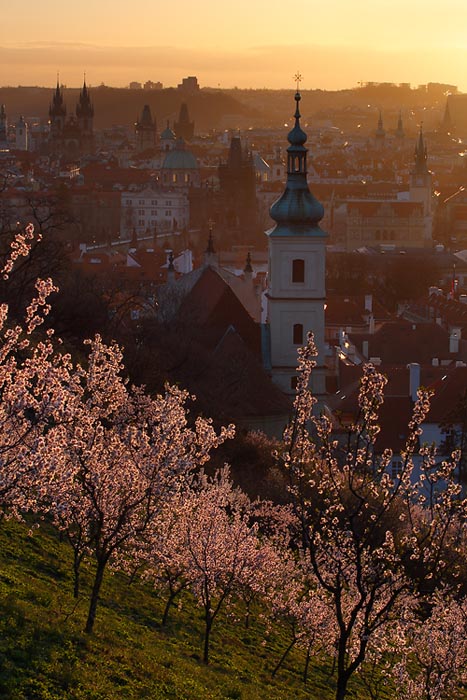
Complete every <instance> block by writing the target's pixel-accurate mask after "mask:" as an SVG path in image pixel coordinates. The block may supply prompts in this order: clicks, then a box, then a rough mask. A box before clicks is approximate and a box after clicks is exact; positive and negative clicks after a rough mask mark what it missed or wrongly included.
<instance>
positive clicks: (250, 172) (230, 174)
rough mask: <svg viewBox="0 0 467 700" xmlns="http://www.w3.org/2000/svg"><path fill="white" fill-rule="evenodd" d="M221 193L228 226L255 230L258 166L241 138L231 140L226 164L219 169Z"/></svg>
mask: <svg viewBox="0 0 467 700" xmlns="http://www.w3.org/2000/svg"><path fill="white" fill-rule="evenodd" d="M219 189H220V192H221V195H222V197H223V199H224V210H225V215H226V223H227V225H228V226H231V227H239V228H242V229H243V230H248V229H254V228H255V225H256V218H257V202H256V173H255V165H254V162H253V159H252V157H251V154H250V153H248V152H245V151H244V150H243V149H242V142H241V140H240V136H234V137H233V138H232V140H231V142H230V149H229V155H228V158H227V162H226V163H222V164H221V165H219Z"/></svg>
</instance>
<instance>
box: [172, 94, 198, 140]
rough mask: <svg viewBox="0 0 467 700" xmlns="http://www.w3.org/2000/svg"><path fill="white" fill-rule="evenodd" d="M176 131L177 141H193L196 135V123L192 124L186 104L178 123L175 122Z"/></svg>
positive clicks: (181, 110)
mask: <svg viewBox="0 0 467 700" xmlns="http://www.w3.org/2000/svg"><path fill="white" fill-rule="evenodd" d="M174 131H175V135H176V137H177V139H183V140H184V141H191V140H192V139H193V136H194V133H195V123H194V122H190V117H189V116H188V106H187V104H186V102H182V104H181V107H180V114H179V116H178V122H175V124H174Z"/></svg>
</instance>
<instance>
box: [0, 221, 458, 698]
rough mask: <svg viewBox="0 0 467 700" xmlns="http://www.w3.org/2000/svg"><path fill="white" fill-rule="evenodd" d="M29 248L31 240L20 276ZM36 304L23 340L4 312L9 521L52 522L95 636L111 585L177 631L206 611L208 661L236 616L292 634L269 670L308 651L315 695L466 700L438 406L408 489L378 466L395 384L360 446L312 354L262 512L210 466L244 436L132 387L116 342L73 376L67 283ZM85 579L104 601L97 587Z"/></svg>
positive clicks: (410, 466)
mask: <svg viewBox="0 0 467 700" xmlns="http://www.w3.org/2000/svg"><path fill="white" fill-rule="evenodd" d="M31 236H33V231H32V230H30V229H28V230H27V231H26V232H25V233H24V235H23V236H22V237H21V236H20V237H19V238H18V236H17V237H16V238H15V240H14V241H13V244H12V251H11V255H10V256H9V258H8V259H7V261H6V262H5V264H4V267H3V271H2V274H4V275H5V276H8V275H9V274H10V273H11V271H12V269H13V265H14V262H15V259H16V258H17V257H18V256H19V255H24V254H26V253H27V241H28V237H31ZM36 290H37V295H36V296H35V298H34V299H32V301H31V303H30V304H29V306H28V308H27V309H26V310H25V317H24V323H23V324H11V323H10V322H9V319H8V309H7V307H6V305H2V306H1V307H0V333H1V341H0V389H1V395H2V401H1V403H0V415H1V421H2V423H1V424H2V430H1V433H0V509H1V513H2V514H3V515H4V516H7V517H17V518H23V517H25V515H26V514H28V515H27V517H28V519H30V518H31V517H34V515H35V516H36V517H37V521H38V522H41V520H43V519H48V520H49V521H50V522H51V523H52V524H53V525H54V526H55V528H56V530H57V531H58V532H59V533H60V534H61V536H62V537H64V538H65V539H66V541H67V542H68V543H69V545H70V546H71V549H72V552H73V574H74V590H73V594H74V596H75V597H82V596H84V595H86V596H87V600H88V612H87V618H86V622H85V632H86V633H91V632H92V631H93V630H94V626H95V620H96V614H97V609H98V601H99V598H100V596H101V595H103V591H105V586H103V584H104V580H105V573H106V571H107V569H108V568H109V567H110V568H112V570H121V571H123V572H126V573H127V574H128V573H129V574H130V575H131V580H132V581H142V582H145V583H146V584H147V583H148V582H149V583H150V584H151V585H153V586H154V587H155V588H156V589H157V590H158V591H163V592H164V593H163V594H164V596H165V610H164V613H163V620H162V622H163V624H166V623H167V621H168V617H169V612H170V609H171V607H172V606H173V605H174V603H175V602H177V601H178V600H180V599H181V598H182V596H187V595H190V596H191V597H192V600H194V601H195V603H196V604H198V605H199V607H200V610H201V612H202V620H203V654H202V658H203V660H204V662H205V663H208V662H209V654H210V646H211V635H212V633H213V630H215V625H216V624H217V623H216V621H217V620H218V618H219V617H220V616H221V615H222V614H225V613H226V612H227V611H228V612H230V613H234V612H235V611H236V614H237V615H239V617H243V620H244V624H245V625H246V626H249V625H251V621H252V614H251V613H252V610H254V611H255V616H254V617H255V618H256V619H258V618H261V620H262V624H265V626H266V630H270V629H272V628H273V627H274V626H278V625H280V626H282V627H283V628H287V629H288V630H289V632H290V643H289V646H288V647H286V648H284V650H283V654H282V657H279V658H272V657H271V659H270V663H269V665H270V670H271V672H272V673H278V672H279V671H280V669H281V666H282V664H283V662H284V660H285V658H286V657H287V655H288V653H289V651H290V649H292V647H299V648H301V649H303V651H304V654H305V668H304V679H305V680H306V679H307V677H308V674H309V664H310V661H311V659H313V657H318V658H320V659H331V660H332V664H333V679H334V680H333V681H330V683H333V684H334V687H335V697H336V700H343V698H345V697H346V696H347V695H348V692H349V683H350V682H351V679H352V677H353V676H354V674H358V673H361V674H362V677H368V670H369V669H371V668H374V667H375V664H376V667H377V669H378V677H379V678H380V677H381V674H383V675H384V674H385V675H384V677H385V678H386V679H387V683H392V684H393V686H394V688H395V692H399V693H400V694H401V696H402V695H405V696H406V697H409V698H413V699H414V700H419V699H420V700H422V699H424V700H448V698H451V697H456V693H457V692H458V689H459V687H460V684H461V683H462V682H465V681H466V678H465V663H464V662H465V659H466V654H467V652H466V645H465V638H466V624H465V617H466V615H467V607H466V602H465V599H464V597H463V595H464V594H465V591H464V590H463V588H462V583H463V579H464V578H465V571H466V557H465V535H466V532H465V523H466V502H465V501H464V500H463V499H462V498H461V496H460V491H459V487H458V486H457V484H456V483H455V480H454V475H453V472H454V465H455V459H454V458H453V460H452V461H450V462H446V463H443V464H442V465H440V466H439V465H437V463H436V455H435V452H434V449H433V448H432V447H422V448H420V447H419V444H418V443H419V437H420V433H421V431H420V426H421V423H422V421H423V419H424V417H425V415H426V413H427V411H428V409H429V395H428V393H427V392H425V391H420V392H419V399H418V401H417V403H416V404H415V406H414V411H413V416H412V420H411V422H410V425H409V437H408V439H407V443H406V448H405V451H404V453H403V465H402V471H401V474H400V476H399V478H397V479H395V480H394V479H391V478H390V476H389V474H388V469H387V468H388V465H389V464H390V460H391V453H390V452H389V451H386V452H384V453H383V455H382V456H381V455H380V456H377V455H375V452H374V445H375V440H376V436H377V435H378V431H379V425H378V416H379V409H380V407H381V404H382V402H383V401H384V385H385V379H384V377H383V376H382V375H381V374H379V373H378V372H377V371H376V370H375V368H374V367H373V366H372V365H367V366H366V367H364V369H363V374H362V380H361V388H360V396H359V406H360V413H359V417H358V419H357V421H356V423H355V425H353V426H352V427H351V429H350V430H349V435H348V441H347V444H346V445H345V447H342V446H341V445H339V444H338V443H337V442H336V440H335V439H334V436H333V430H332V423H331V421H330V420H329V419H328V418H327V417H326V415H316V414H315V413H314V412H313V408H314V405H315V400H314V398H313V397H312V395H311V393H310V391H309V388H308V387H309V380H310V373H311V371H312V369H313V364H314V361H313V356H314V347H313V342H312V339H311V338H310V339H309V342H308V344H307V345H306V346H305V347H304V348H302V349H301V350H300V352H299V368H298V369H299V381H298V387H297V396H296V400H295V412H294V416H293V419H292V420H291V423H290V425H289V426H288V428H287V429H286V431H285V433H284V438H283V441H282V443H281V445H280V447H279V449H278V450H277V453H276V460H277V464H278V465H279V467H280V468H281V469H282V470H283V473H284V474H285V475H286V479H287V482H288V497H287V498H285V499H283V500H284V501H288V503H287V504H286V505H281V506H277V505H274V504H273V503H266V502H258V501H256V502H253V503H252V502H251V501H250V500H249V499H248V497H247V496H246V495H245V494H243V493H242V492H241V491H239V490H238V489H236V488H235V486H234V484H233V482H232V480H231V478H230V475H229V471H228V469H227V468H224V469H222V470H220V471H218V472H216V473H215V474H214V475H213V476H210V477H209V476H207V475H206V474H205V473H204V471H203V468H202V467H203V465H205V464H206V462H207V461H208V460H209V458H210V454H211V451H212V450H213V449H215V448H216V447H218V446H219V445H220V444H221V443H222V442H223V441H225V440H226V439H229V438H232V437H233V435H234V428H233V426H229V427H225V428H221V429H220V430H218V431H216V430H215V429H214V427H213V425H212V422H211V421H210V420H208V419H205V418H199V417H198V418H193V417H192V416H191V415H190V413H189V411H188V409H187V401H188V400H189V399H190V398H191V397H189V395H188V393H187V392H186V391H184V390H182V389H179V388H178V387H174V386H168V385H167V386H166V387H165V390H164V392H163V393H161V394H160V395H156V396H149V395H148V394H147V393H145V391H144V390H143V389H142V388H139V387H134V386H130V385H129V384H128V383H127V382H126V381H125V379H124V376H123V369H124V368H123V366H122V353H121V350H120V348H119V347H118V346H117V345H116V344H105V343H104V342H103V340H102V338H101V337H100V336H98V335H97V336H96V337H95V338H94V339H93V340H90V341H88V343H87V345H88V350H89V352H88V356H87V360H86V362H83V363H75V362H74V360H73V358H72V357H71V356H70V355H69V354H67V353H66V352H64V351H63V349H62V346H61V345H60V342H59V341H58V340H56V339H55V338H54V334H53V331H50V330H49V331H47V332H41V328H40V327H41V324H42V322H43V320H44V318H45V316H46V315H47V313H48V311H49V309H50V306H49V301H48V299H49V296H50V295H51V294H52V293H53V292H54V291H55V287H54V285H53V283H52V281H51V280H38V281H37V283H36ZM416 454H417V455H421V457H422V462H423V463H422V468H421V470H420V477H419V478H418V479H415V476H414V457H415V455H416ZM253 466H254V465H253ZM83 564H86V566H87V567H88V570H89V568H91V570H92V572H93V580H92V584H91V586H90V587H86V586H83V585H82V583H81V580H80V574H81V570H82V566H83ZM239 636H240V632H239ZM266 647H267V644H266ZM388 659H393V660H394V663H393V668H388ZM390 679H392V680H390ZM376 686H377V684H373V685H371V683H369V684H367V687H369V688H370V687H373V688H375V687H376ZM371 696H372V697H376V695H375V693H374V692H372V694H371Z"/></svg>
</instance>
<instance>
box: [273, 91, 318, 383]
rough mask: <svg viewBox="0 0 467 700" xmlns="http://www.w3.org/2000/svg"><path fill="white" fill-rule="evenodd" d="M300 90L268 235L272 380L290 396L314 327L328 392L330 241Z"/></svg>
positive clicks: (296, 96) (315, 378) (316, 370)
mask: <svg viewBox="0 0 467 700" xmlns="http://www.w3.org/2000/svg"><path fill="white" fill-rule="evenodd" d="M300 99H301V95H300V92H298V90H297V93H296V94H295V102H296V109H295V115H294V116H295V126H294V128H293V129H292V131H290V133H289V135H288V137H287V138H288V141H289V143H290V146H289V147H288V148H287V183H286V187H285V191H284V193H283V194H282V196H281V197H280V198H279V199H278V200H277V201H276V202H275V203H274V204H273V205H272V207H271V211H270V214H271V217H272V218H273V219H274V221H276V226H274V228H272V229H270V230H269V231H267V232H266V235H267V236H268V237H269V289H268V319H269V332H270V350H271V353H270V357H271V368H272V378H273V380H274V382H275V383H276V384H277V385H278V386H279V387H280V388H281V389H282V391H283V392H284V393H286V394H293V393H294V391H295V386H296V381H297V371H296V367H297V349H298V348H299V347H300V346H302V345H303V344H304V343H305V342H306V336H307V333H308V331H313V333H314V338H315V343H316V346H317V348H318V358H317V367H316V368H315V369H314V371H313V375H312V388H313V391H314V393H315V395H322V394H324V393H325V375H324V302H325V279H324V273H325V251H326V249H325V240H326V237H327V234H326V233H324V231H323V230H322V229H321V228H320V227H319V225H318V224H319V221H321V219H322V218H323V216H324V209H323V206H322V204H320V202H318V201H317V200H316V199H315V197H314V196H313V195H312V193H311V192H310V190H309V189H308V184H307V163H306V161H307V152H308V149H307V148H306V147H305V145H304V144H305V142H306V139H307V136H306V134H305V132H304V131H302V129H301V127H300V110H299V102H300Z"/></svg>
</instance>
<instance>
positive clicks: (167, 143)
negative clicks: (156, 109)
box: [160, 119, 177, 151]
mask: <svg viewBox="0 0 467 700" xmlns="http://www.w3.org/2000/svg"><path fill="white" fill-rule="evenodd" d="M176 141H177V139H176V137H175V134H174V132H173V131H172V129H171V128H170V124H169V120H168V119H167V126H166V128H165V129H164V131H163V132H162V134H161V137H160V142H161V150H162V151H171V150H172V149H173V148H175V144H176Z"/></svg>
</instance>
